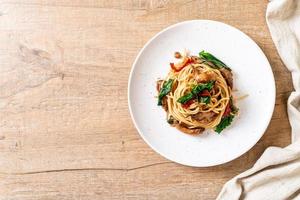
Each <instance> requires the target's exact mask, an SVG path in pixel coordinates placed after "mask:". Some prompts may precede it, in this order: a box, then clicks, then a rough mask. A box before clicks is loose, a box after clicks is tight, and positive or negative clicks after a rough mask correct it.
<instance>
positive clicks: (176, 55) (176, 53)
mask: <svg viewBox="0 0 300 200" xmlns="http://www.w3.org/2000/svg"><path fill="white" fill-rule="evenodd" d="M174 57H175V58H177V59H179V58H181V57H182V56H181V54H180V53H179V52H178V51H176V52H175V53H174Z"/></svg>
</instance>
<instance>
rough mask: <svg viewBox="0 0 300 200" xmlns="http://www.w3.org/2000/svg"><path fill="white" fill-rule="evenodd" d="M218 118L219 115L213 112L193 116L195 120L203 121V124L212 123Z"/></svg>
mask: <svg viewBox="0 0 300 200" xmlns="http://www.w3.org/2000/svg"><path fill="white" fill-rule="evenodd" d="M216 116H217V114H216V113H214V112H212V111H211V112H205V113H204V112H203V113H198V114H195V115H192V118H193V119H194V120H197V121H201V122H203V123H209V122H212V121H213V120H214V119H215V117H216Z"/></svg>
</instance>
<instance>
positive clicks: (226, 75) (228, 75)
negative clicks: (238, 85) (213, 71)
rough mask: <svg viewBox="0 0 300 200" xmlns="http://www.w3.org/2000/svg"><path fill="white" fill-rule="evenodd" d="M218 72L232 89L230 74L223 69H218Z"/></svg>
mask: <svg viewBox="0 0 300 200" xmlns="http://www.w3.org/2000/svg"><path fill="white" fill-rule="evenodd" d="M220 72H221V74H222V76H223V77H224V78H225V80H226V82H227V84H228V86H229V87H230V88H231V89H232V87H233V78H232V72H231V71H230V70H228V69H226V68H224V67H223V68H221V69H220Z"/></svg>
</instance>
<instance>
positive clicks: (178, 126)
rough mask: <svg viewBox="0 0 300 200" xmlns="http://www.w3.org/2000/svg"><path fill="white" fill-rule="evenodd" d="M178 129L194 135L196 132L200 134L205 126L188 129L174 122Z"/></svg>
mask: <svg viewBox="0 0 300 200" xmlns="http://www.w3.org/2000/svg"><path fill="white" fill-rule="evenodd" d="M174 126H175V127H176V128H177V129H178V130H180V131H182V132H184V133H187V134H191V135H196V134H200V133H202V132H203V131H204V130H205V128H193V129H189V128H187V127H186V126H185V125H184V124H175V125H174Z"/></svg>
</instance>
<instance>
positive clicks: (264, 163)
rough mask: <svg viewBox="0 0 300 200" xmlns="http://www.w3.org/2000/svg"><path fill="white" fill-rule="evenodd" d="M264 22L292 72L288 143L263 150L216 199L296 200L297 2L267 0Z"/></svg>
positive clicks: (299, 160) (299, 133) (299, 139)
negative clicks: (289, 141)
mask: <svg viewBox="0 0 300 200" xmlns="http://www.w3.org/2000/svg"><path fill="white" fill-rule="evenodd" d="M266 19H267V24H268V27H269V30H270V33H271V36H272V39H273V41H274V43H275V46H276V48H277V51H278V53H279V55H280V57H281V59H282V61H283V62H284V64H285V65H286V67H287V68H288V69H289V71H290V72H291V73H292V79H293V85H294V88H295V91H294V92H292V93H291V95H290V97H289V99H288V106H287V107H288V116H289V121H290V124H291V127H292V144H290V145H289V146H287V147H285V148H278V147H269V148H267V149H266V150H265V152H264V153H263V155H262V156H261V157H260V158H259V159H258V161H257V162H256V163H255V165H254V166H253V167H252V168H251V169H249V170H247V171H245V172H243V173H242V174H239V175H238V176H236V177H234V178H233V179H231V180H230V181H228V182H227V183H226V184H225V185H224V187H223V189H222V191H221V193H220V194H219V196H218V197H217V200H238V199H239V200H241V199H243V200H244V199H245V200H246V199H247V200H283V199H284V200H285V199H300V0H272V1H270V3H269V4H268V7H267V14H266ZM279 131H280V130H279Z"/></svg>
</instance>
